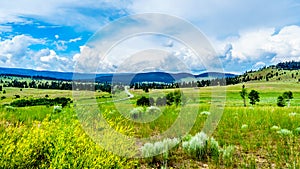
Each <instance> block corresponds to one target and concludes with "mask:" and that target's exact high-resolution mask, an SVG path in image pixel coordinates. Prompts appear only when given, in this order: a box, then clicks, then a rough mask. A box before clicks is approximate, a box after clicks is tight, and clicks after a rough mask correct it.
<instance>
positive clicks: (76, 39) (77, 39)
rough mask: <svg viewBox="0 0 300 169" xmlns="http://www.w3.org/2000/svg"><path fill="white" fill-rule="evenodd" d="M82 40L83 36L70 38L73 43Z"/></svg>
mask: <svg viewBox="0 0 300 169" xmlns="http://www.w3.org/2000/svg"><path fill="white" fill-rule="evenodd" d="M81 40H82V38H81V37H78V38H74V39H70V40H69V42H70V43H72V42H77V41H81Z"/></svg>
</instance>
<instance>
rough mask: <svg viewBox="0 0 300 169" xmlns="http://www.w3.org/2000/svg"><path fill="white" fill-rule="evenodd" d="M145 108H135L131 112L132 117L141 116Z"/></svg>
mask: <svg viewBox="0 0 300 169" xmlns="http://www.w3.org/2000/svg"><path fill="white" fill-rule="evenodd" d="M144 111H145V110H144V108H143V107H136V108H134V109H132V110H131V111H130V112H129V114H130V117H131V118H133V119H137V118H139V117H140V116H141V115H142V113H144Z"/></svg>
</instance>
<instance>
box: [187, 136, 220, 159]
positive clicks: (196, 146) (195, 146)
mask: <svg viewBox="0 0 300 169" xmlns="http://www.w3.org/2000/svg"><path fill="white" fill-rule="evenodd" d="M182 148H183V150H184V151H185V152H187V153H188V154H189V155H191V156H192V157H194V158H197V159H200V160H203V159H206V158H208V157H212V158H213V159H214V160H218V159H219V156H220V152H221V148H220V147H219V143H218V142H217V141H216V140H215V139H214V138H208V137H207V135H206V134H205V133H203V132H200V133H197V134H196V135H195V136H194V137H191V138H190V139H189V140H188V141H183V142H182Z"/></svg>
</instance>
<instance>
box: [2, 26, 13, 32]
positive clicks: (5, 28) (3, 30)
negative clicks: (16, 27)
mask: <svg viewBox="0 0 300 169" xmlns="http://www.w3.org/2000/svg"><path fill="white" fill-rule="evenodd" d="M11 31H12V27H11V26H2V25H0V34H2V33H3V32H11Z"/></svg>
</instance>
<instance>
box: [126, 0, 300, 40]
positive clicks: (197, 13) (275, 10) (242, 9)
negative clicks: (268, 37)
mask: <svg viewBox="0 0 300 169" xmlns="http://www.w3.org/2000/svg"><path fill="white" fill-rule="evenodd" d="M296 4H297V2H296V1H281V0H274V1H272V2H270V1H268V0H252V1H240V0H229V1H219V0H210V1H207V0H188V1H182V0H164V1H161V0H151V1H139V0H134V1H133V2H132V3H131V4H130V5H129V7H128V9H129V10H130V11H131V12H133V13H145V12H146V13H148V12H150V13H165V14H170V15H174V16H178V17H181V18H184V19H187V20H188V21H190V22H192V23H193V24H195V25H196V26H197V27H198V28H199V29H200V30H201V31H203V32H204V33H205V34H207V35H208V36H210V37H224V36H228V35H230V34H236V33H237V32H238V31H240V30H245V29H249V28H257V27H261V26H265V27H278V26H279V27H280V26H282V25H287V24H293V23H297V22H299V12H300V6H299V5H298V6H297V5H296Z"/></svg>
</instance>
